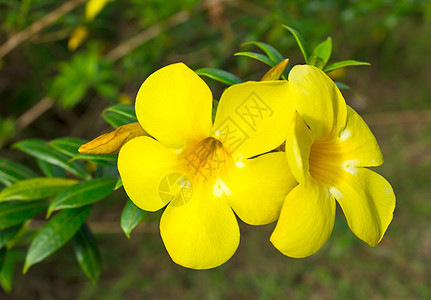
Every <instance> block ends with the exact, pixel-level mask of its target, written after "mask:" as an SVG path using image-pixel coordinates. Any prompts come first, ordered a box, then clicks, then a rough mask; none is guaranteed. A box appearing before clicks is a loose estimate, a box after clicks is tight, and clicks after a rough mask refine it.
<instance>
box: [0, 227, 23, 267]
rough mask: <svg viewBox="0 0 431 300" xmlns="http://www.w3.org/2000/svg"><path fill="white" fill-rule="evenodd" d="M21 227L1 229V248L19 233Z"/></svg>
mask: <svg viewBox="0 0 431 300" xmlns="http://www.w3.org/2000/svg"><path fill="white" fill-rule="evenodd" d="M20 229H21V225H18V226H12V227H9V228H5V229H3V230H0V249H1V248H3V247H6V245H7V243H8V242H9V241H10V240H11V239H13V238H14V237H15V236H16V235H17V234H18V232H19V230H20ZM0 269H1V268H0Z"/></svg>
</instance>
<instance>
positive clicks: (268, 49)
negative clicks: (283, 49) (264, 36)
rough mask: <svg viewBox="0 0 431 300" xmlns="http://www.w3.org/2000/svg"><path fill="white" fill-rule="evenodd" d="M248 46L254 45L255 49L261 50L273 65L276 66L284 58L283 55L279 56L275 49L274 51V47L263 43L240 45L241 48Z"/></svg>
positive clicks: (254, 42)
mask: <svg viewBox="0 0 431 300" xmlns="http://www.w3.org/2000/svg"><path fill="white" fill-rule="evenodd" d="M248 45H255V46H257V47H259V48H260V49H261V50H263V52H265V54H266V55H267V56H268V58H269V59H270V60H271V61H272V62H273V63H274V64H278V63H280V62H281V61H282V60H283V59H284V57H283V55H281V53H280V52H278V50H277V49H275V48H274V47H272V46H271V45H269V44H266V43H263V42H256V41H253V42H245V43H242V44H241V46H242V47H244V46H248Z"/></svg>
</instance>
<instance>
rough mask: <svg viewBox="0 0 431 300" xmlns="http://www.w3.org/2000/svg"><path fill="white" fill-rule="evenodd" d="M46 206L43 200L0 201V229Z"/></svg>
mask: <svg viewBox="0 0 431 300" xmlns="http://www.w3.org/2000/svg"><path fill="white" fill-rule="evenodd" d="M47 207H48V203H47V202H45V201H36V202H18V201H13V202H5V203H0V230H3V229H6V228H10V227H13V226H16V225H18V224H21V223H23V222H24V221H25V220H27V219H30V218H32V217H34V216H36V215H38V214H39V213H41V212H42V211H43V210H45V209H46V208H47Z"/></svg>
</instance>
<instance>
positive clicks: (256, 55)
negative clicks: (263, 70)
mask: <svg viewBox="0 0 431 300" xmlns="http://www.w3.org/2000/svg"><path fill="white" fill-rule="evenodd" d="M235 56H246V57H250V58H253V59H255V60H258V61H261V62H263V63H264V64H266V65H268V66H270V67H271V68H272V67H274V66H275V65H276V63H275V62H274V61H272V60H271V59H270V58H269V57H268V56H266V55H263V54H260V53H255V52H237V53H235Z"/></svg>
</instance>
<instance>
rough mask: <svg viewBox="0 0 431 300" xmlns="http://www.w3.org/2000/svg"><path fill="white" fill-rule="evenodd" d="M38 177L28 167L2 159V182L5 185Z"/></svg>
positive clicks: (0, 177)
mask: <svg viewBox="0 0 431 300" xmlns="http://www.w3.org/2000/svg"><path fill="white" fill-rule="evenodd" d="M36 176H37V174H36V173H35V172H33V171H32V170H31V169H29V168H27V167H26V166H24V165H22V164H19V163H16V162H13V161H10V160H7V159H5V158H1V157H0V182H1V183H3V184H4V185H6V186H8V185H11V184H12V183H14V182H16V181H18V180H21V179H26V178H31V177H36Z"/></svg>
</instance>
